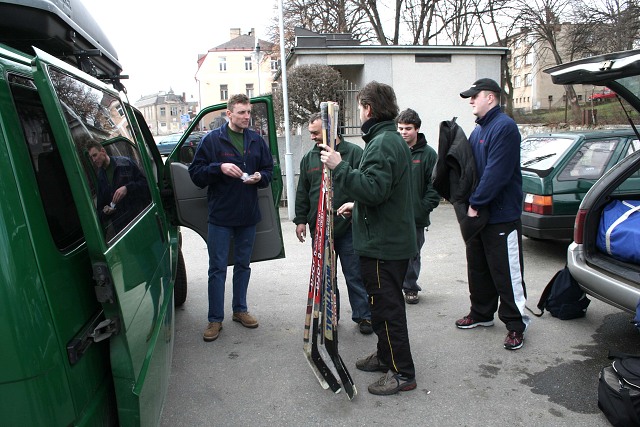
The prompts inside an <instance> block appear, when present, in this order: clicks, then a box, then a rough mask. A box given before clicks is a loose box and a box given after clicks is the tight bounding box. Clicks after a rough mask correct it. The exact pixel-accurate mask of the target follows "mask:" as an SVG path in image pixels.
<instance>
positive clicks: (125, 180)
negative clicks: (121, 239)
mask: <svg viewBox="0 0 640 427" xmlns="http://www.w3.org/2000/svg"><path fill="white" fill-rule="evenodd" d="M49 76H50V78H51V82H52V83H53V86H54V89H55V91H56V94H57V96H58V98H59V100H60V103H61V105H62V108H63V110H64V111H63V112H64V117H65V119H66V121H67V124H68V126H69V129H70V131H71V135H72V138H73V142H74V144H75V146H76V149H77V150H78V155H79V156H80V158H81V159H83V167H84V171H85V178H86V180H87V184H88V186H89V188H90V189H91V193H92V197H93V202H94V206H95V208H96V213H97V215H98V218H99V219H100V223H101V225H102V229H103V232H104V237H105V239H106V241H107V242H108V243H109V242H111V241H112V240H113V239H114V238H115V237H116V236H117V235H118V234H119V233H120V232H121V231H122V230H124V229H125V228H127V226H128V225H129V224H130V223H131V222H132V221H133V220H135V219H136V218H137V217H138V215H139V214H140V213H141V212H143V211H144V210H145V209H146V208H147V207H148V206H149V205H150V203H151V193H150V190H149V183H148V181H147V177H146V175H145V173H144V168H143V167H142V161H141V157H140V149H139V147H138V145H137V144H136V142H135V138H134V131H133V128H132V127H131V126H130V124H129V122H128V119H127V116H126V115H125V114H124V108H123V106H122V104H121V103H120V100H119V99H118V98H117V97H115V96H113V95H112V94H111V93H109V92H104V91H102V90H100V89H97V88H95V87H93V86H90V85H88V84H87V83H85V82H83V81H81V80H78V79H76V78H74V77H72V76H70V75H67V74H65V73H64V72H62V71H60V70H58V69H56V68H53V67H51V68H49Z"/></svg>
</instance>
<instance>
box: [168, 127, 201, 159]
mask: <svg viewBox="0 0 640 427" xmlns="http://www.w3.org/2000/svg"><path fill="white" fill-rule="evenodd" d="M206 134H207V132H204V131H195V132H192V133H190V134H189V135H188V137H187V138H186V139H185V142H184V144H182V145H181V147H192V148H194V149H195V148H196V147H197V146H198V144H199V143H200V140H202V137H203V136H205V135H206ZM182 135H183V134H182V133H172V134H169V135H164V136H160V137H158V139H157V141H156V146H157V147H158V151H159V152H160V154H161V155H163V156H168V155H169V154H171V152H172V151H173V149H174V148H175V147H176V145H177V144H178V141H180V137H182Z"/></svg>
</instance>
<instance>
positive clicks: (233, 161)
mask: <svg viewBox="0 0 640 427" xmlns="http://www.w3.org/2000/svg"><path fill="white" fill-rule="evenodd" d="M227 117H228V118H229V122H228V123H225V124H224V125H222V126H221V127H219V128H217V129H214V130H212V131H211V132H209V133H208V134H207V135H206V136H205V137H204V138H203V139H202V141H201V142H200V144H199V145H198V148H197V150H196V153H195V156H194V158H193V162H192V163H191V165H189V174H190V175H191V180H192V181H193V183H194V184H196V185H197V186H198V187H200V188H204V187H207V198H208V201H209V220H208V222H209V228H208V235H207V248H208V250H209V312H208V316H207V318H208V321H209V323H208V325H207V328H206V330H205V332H204V335H203V339H204V340H205V341H213V340H215V339H216V338H218V335H219V334H220V330H221V329H222V321H223V319H224V288H225V281H226V277H227V260H228V256H229V244H230V243H231V239H232V238H233V242H234V245H233V255H234V262H233V300H232V309H233V317H232V320H233V321H235V322H240V323H241V324H242V325H243V326H245V327H247V328H257V327H258V321H257V320H256V318H255V317H254V316H252V315H251V314H249V312H248V311H247V288H248V287H249V278H250V276H251V268H250V266H249V264H250V261H251V254H252V252H253V243H254V242H255V238H256V225H257V224H258V223H259V222H260V219H261V216H260V209H259V206H258V188H266V187H267V186H269V183H270V182H271V174H272V171H273V158H272V157H271V152H270V151H269V146H268V145H267V144H266V142H265V141H264V140H263V139H262V137H261V136H260V135H258V134H257V133H256V132H254V131H252V130H251V129H249V122H250V119H251V103H250V101H249V98H248V97H247V96H246V95H242V94H241V95H234V96H232V97H231V98H230V99H229V102H228V103H227Z"/></svg>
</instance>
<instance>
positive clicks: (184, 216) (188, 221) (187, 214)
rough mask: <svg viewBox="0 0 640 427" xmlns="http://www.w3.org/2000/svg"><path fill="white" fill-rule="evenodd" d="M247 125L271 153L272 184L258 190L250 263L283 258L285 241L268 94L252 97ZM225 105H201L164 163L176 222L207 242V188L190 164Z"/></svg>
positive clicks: (222, 117)
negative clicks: (192, 172) (194, 177)
mask: <svg viewBox="0 0 640 427" xmlns="http://www.w3.org/2000/svg"><path fill="white" fill-rule="evenodd" d="M251 104H252V111H251V124H250V128H251V129H252V130H254V131H256V132H257V133H258V134H260V135H261V136H262V138H263V139H264V140H265V142H266V143H267V144H268V145H269V149H270V150H271V155H272V156H273V161H274V165H273V175H272V181H271V184H270V185H269V186H268V187H266V188H261V189H259V190H258V203H259V206H260V213H261V215H262V220H261V221H260V223H258V225H257V228H256V241H255V244H254V248H253V254H252V257H251V261H252V262H256V261H264V260H269V259H276V258H284V243H283V240H282V230H281V227H280V214H279V209H278V207H279V204H280V197H281V195H282V171H281V168H280V157H279V154H278V138H277V136H276V126H275V119H274V114H273V104H272V102H271V97H270V96H265V97H259V98H253V99H251ZM226 108H227V105H226V104H217V105H214V106H210V107H207V108H204V109H203V110H202V111H200V112H199V113H198V115H197V116H196V117H195V118H194V119H193V120H191V123H190V125H189V127H188V129H187V130H186V131H185V132H184V134H183V135H182V137H181V138H180V141H179V142H178V144H177V145H176V147H175V149H174V150H173V152H172V153H171V154H170V155H169V157H168V158H167V161H166V164H165V174H166V176H165V178H166V180H167V181H168V183H167V185H168V187H170V188H172V189H173V195H174V198H175V208H176V212H175V215H176V221H177V222H178V223H179V224H180V225H184V226H185V227H188V228H191V229H193V230H195V231H196V232H197V233H198V234H199V235H200V236H201V237H202V238H203V239H204V240H205V242H206V240H207V227H208V226H207V219H208V217H209V210H208V203H207V188H199V187H197V186H196V185H195V184H194V183H193V182H192V181H191V177H190V176H189V171H188V168H189V164H190V163H191V161H192V160H193V156H194V154H195V150H196V148H197V145H198V144H199V143H200V141H201V140H202V138H203V137H204V136H205V135H206V134H207V132H209V131H211V130H213V129H215V128H217V127H219V126H221V125H222V124H224V123H225V121H226V118H225V114H226ZM232 262H233V243H232V246H231V250H230V252H229V263H230V264H231V263H232Z"/></svg>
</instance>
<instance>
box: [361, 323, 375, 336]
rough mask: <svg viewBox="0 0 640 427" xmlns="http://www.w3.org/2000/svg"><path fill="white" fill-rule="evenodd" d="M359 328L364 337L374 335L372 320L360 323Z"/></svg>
mask: <svg viewBox="0 0 640 427" xmlns="http://www.w3.org/2000/svg"><path fill="white" fill-rule="evenodd" d="M358 327H359V328H360V333H361V334H362V335H371V334H372V333H373V327H372V326H371V320H369V319H362V320H361V321H359V322H358Z"/></svg>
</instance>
